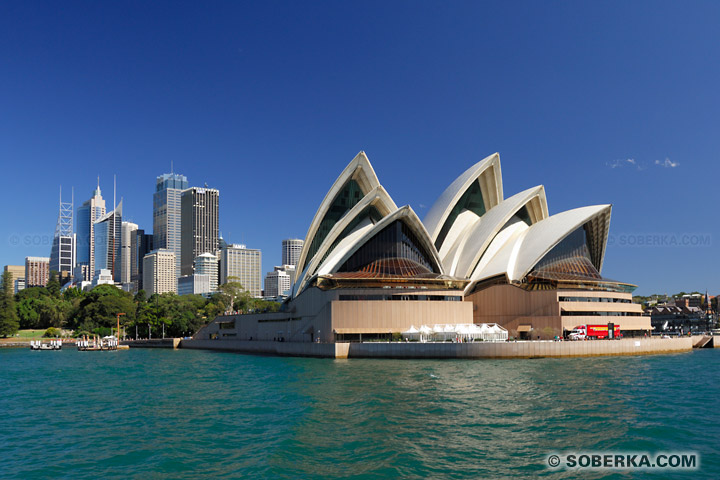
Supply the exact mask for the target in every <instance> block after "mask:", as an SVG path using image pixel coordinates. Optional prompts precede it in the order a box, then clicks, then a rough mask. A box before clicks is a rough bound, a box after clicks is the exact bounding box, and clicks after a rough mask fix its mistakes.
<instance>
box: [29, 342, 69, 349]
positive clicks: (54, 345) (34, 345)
mask: <svg viewBox="0 0 720 480" xmlns="http://www.w3.org/2000/svg"><path fill="white" fill-rule="evenodd" d="M30 350H62V340H50V341H49V342H47V343H43V342H42V340H30Z"/></svg>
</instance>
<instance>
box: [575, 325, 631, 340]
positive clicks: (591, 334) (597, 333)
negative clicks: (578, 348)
mask: <svg viewBox="0 0 720 480" xmlns="http://www.w3.org/2000/svg"><path fill="white" fill-rule="evenodd" d="M614 333H615V334H614V335H613V338H620V337H622V334H621V333H620V325H615V328H614ZM568 338H570V340H585V339H586V338H608V326H607V325H578V326H577V327H575V328H573V329H572V331H571V332H570V335H568Z"/></svg>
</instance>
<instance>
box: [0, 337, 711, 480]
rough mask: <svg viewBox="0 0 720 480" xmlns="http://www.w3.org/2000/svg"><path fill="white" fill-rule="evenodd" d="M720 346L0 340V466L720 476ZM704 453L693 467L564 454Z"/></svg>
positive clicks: (231, 472)
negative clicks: (376, 354) (593, 348)
mask: <svg viewBox="0 0 720 480" xmlns="http://www.w3.org/2000/svg"><path fill="white" fill-rule="evenodd" d="M719 438H720V350H705V351H695V352H692V353H685V354H676V355H653V356H638V357H595V358H592V357H590V358H568V359H525V360H519V359H518V360H360V359H356V360H327V359H312V358H283V357H262V356H252V355H240V354H233V353H218V352H207V351H189V350H130V351H113V352H92V353H91V352H77V351H74V350H73V349H65V350H62V351H58V352H32V351H30V349H0V447H1V450H2V453H3V461H2V464H1V466H0V477H2V478H12V479H14V478H17V479H32V478H73V479H77V478H138V479H139V478H143V479H145V478H293V479H295V478H307V479H311V478H312V479H324V478H327V479H330V478H357V479H365V478H498V477H517V478H523V477H526V478H531V477H547V478H694V479H698V478H708V479H709V478H718V476H720V460H718V457H717V453H718V447H720V440H718V439H719ZM569 451H608V452H613V453H614V452H620V453H622V452H650V453H655V452H662V451H665V452H668V451H670V452H672V451H681V452H687V451H692V452H697V453H698V454H699V455H700V462H701V463H700V468H699V469H698V470H697V471H694V472H687V471H685V472H679V471H672V470H663V471H662V472H654V473H652V472H647V471H646V472H641V471H633V472H623V471H614V472H608V471H604V472H602V471H601V472H597V471H594V472H590V471H584V472H582V473H581V474H578V472H573V471H559V472H557V471H550V470H548V469H547V467H546V465H545V461H546V457H547V455H548V454H550V453H552V452H569Z"/></svg>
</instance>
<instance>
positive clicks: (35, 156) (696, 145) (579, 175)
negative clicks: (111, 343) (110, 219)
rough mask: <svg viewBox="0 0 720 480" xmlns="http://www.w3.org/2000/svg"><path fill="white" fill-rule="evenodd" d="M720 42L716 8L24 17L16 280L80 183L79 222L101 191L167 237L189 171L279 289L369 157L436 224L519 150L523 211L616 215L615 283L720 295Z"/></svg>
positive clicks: (13, 159)
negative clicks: (175, 193)
mask: <svg viewBox="0 0 720 480" xmlns="http://www.w3.org/2000/svg"><path fill="white" fill-rule="evenodd" d="M718 25H720V3H717V2H703V1H694V2H660V1H649V2H642V1H633V2H626V1H622V2H593V3H591V2H575V1H567V2H537V1H527V2H485V3H483V2H459V1H458V2H418V1H412V2H401V1H392V2H368V1H366V2H337V1H332V2H177V1H173V2H166V3H163V2H90V1H88V2H69V1H68V2H50V1H48V2H32V1H23V2H3V3H0V71H1V72H2V73H1V74H0V159H2V178H3V193H4V205H5V207H4V208H3V209H2V213H1V215H2V221H0V264H2V265H5V264H22V263H23V260H24V257H25V256H28V255H42V256H47V255H49V252H50V245H49V243H48V242H47V241H45V240H44V239H43V238H42V236H45V237H46V238H49V237H51V235H52V233H53V231H54V228H55V223H56V220H57V210H58V207H57V202H58V188H59V186H60V185H62V186H63V192H67V193H68V194H69V192H70V187H73V186H74V187H75V204H76V206H77V205H79V204H80V203H81V202H82V201H83V200H85V199H87V198H89V196H90V194H91V192H92V190H93V188H94V186H95V183H96V177H97V176H98V175H100V181H101V187H102V190H103V194H104V195H105V198H106V199H110V201H111V199H112V176H113V174H117V186H118V197H120V196H122V197H123V198H124V213H125V218H126V219H128V220H132V221H135V222H136V223H139V224H140V226H141V227H142V228H145V229H147V230H152V193H153V189H154V184H155V177H156V176H157V175H159V174H162V173H165V172H167V171H169V169H170V162H173V163H174V167H175V171H176V172H179V173H182V174H185V175H187V177H188V179H189V181H190V183H191V185H200V186H201V185H203V184H204V183H207V184H208V185H209V186H211V187H215V188H218V189H219V190H220V202H221V203H220V215H221V218H220V227H221V230H222V233H223V234H224V237H225V238H226V240H228V241H229V242H233V243H245V244H247V245H248V247H252V248H260V249H262V251H263V269H264V270H265V271H268V270H270V269H272V266H273V265H275V264H278V263H279V262H280V242H281V240H282V239H283V238H287V237H300V238H304V236H305V233H306V230H307V227H308V225H309V223H310V220H311V219H312V216H313V214H314V213H315V210H316V208H317V206H318V205H319V203H320V201H321V200H322V198H323V196H324V195H325V193H326V191H327V189H328V188H329V187H330V185H331V183H332V181H333V180H334V179H335V177H336V176H337V175H338V174H339V173H340V171H341V170H342V169H343V168H344V167H345V165H346V164H347V163H348V162H349V161H350V160H351V159H352V158H353V157H354V156H355V155H356V154H357V152H358V151H360V150H364V151H365V152H367V154H368V157H369V158H370V161H371V162H372V164H373V166H374V167H375V170H376V172H377V174H378V176H379V178H380V181H381V183H382V184H383V185H384V186H385V187H386V189H387V190H388V191H389V193H390V195H391V196H392V197H393V199H394V200H395V202H396V203H397V204H398V205H404V204H410V205H411V206H412V207H413V208H414V209H415V210H416V212H417V213H418V215H419V216H420V217H421V218H422V217H424V215H425V213H427V211H428V208H429V207H430V206H431V205H432V203H433V202H434V200H435V199H436V197H437V196H438V195H439V194H440V193H441V192H442V191H443V190H444V189H445V187H446V186H447V185H448V184H449V183H450V182H451V181H452V180H453V179H454V178H455V177H456V176H457V175H458V174H459V173H461V172H462V171H463V170H465V169H466V168H467V167H468V166H470V165H472V164H473V163H475V162H477V161H479V160H480V159H482V158H483V157H485V156H487V155H489V154H491V153H494V152H496V151H497V152H500V157H501V161H502V172H503V180H504V189H505V195H506V196H510V195H512V194H514V193H516V192H518V191H520V190H523V189H525V188H529V187H531V186H534V185H537V184H543V185H545V187H546V190H547V195H548V202H549V208H550V213H557V212H560V211H562V210H566V209H570V208H575V207H580V206H584V205H591V204H598V203H612V204H613V205H614V207H613V217H612V223H611V235H612V236H613V239H614V240H615V243H614V244H613V245H611V246H610V247H608V250H607V254H606V261H605V266H604V269H603V274H604V275H605V276H607V277H609V278H614V279H618V280H623V281H627V282H631V283H636V284H638V285H639V286H640V287H639V289H638V290H637V293H640V294H649V293H654V292H658V293H673V292H676V291H680V290H686V291H690V290H701V291H705V289H706V288H707V289H709V290H710V293H711V294H717V293H720V281H719V280H718V276H717V272H718V263H719V260H718V258H719V256H718V246H720V228H719V227H718V225H719V223H718V213H717V205H718V202H717V200H716V199H717V187H716V186H717V183H718V179H720V172H719V171H718V170H719V169H720V167H719V166H718V152H720V135H719V134H718V132H720V128H719V127H720V124H719V121H718V112H720V108H719V107H720V105H719V103H720V101H719V100H720V97H719V95H720V94H719V93H718V92H719V89H720V62H718V58H720V42H718ZM68 197H69V195H68ZM656 234H657V235H664V236H663V237H659V238H661V240H659V241H656V240H652V239H651V241H653V242H654V243H660V245H657V244H656V245H653V246H636V245H634V246H629V245H628V244H630V243H633V244H635V243H638V242H639V241H640V240H638V239H643V238H645V237H646V236H647V235H656ZM695 234H701V235H703V237H702V239H701V240H702V241H703V242H706V241H708V239H709V244H707V245H705V246H697V245H695V246H692V245H681V244H682V243H684V242H693V241H695V240H693V238H695V237H688V235H695ZM13 238H15V239H17V238H19V239H20V245H14V243H15V242H14V241H13V240H12V239H13ZM652 238H656V237H652ZM663 239H664V240H663ZM672 239H675V240H672ZM662 242H665V243H667V242H670V243H672V242H678V243H679V244H678V245H672V244H671V245H663V244H662ZM25 243H29V244H28V245H26V244H25ZM621 243H622V244H621Z"/></svg>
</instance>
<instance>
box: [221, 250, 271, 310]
mask: <svg viewBox="0 0 720 480" xmlns="http://www.w3.org/2000/svg"><path fill="white" fill-rule="evenodd" d="M261 265H262V254H261V252H260V250H256V249H252V248H245V245H228V246H227V247H225V248H223V249H222V251H221V252H220V284H221V285H222V284H225V283H228V282H229V281H235V282H240V284H241V285H242V286H243V288H244V289H245V290H247V291H248V292H249V293H250V295H252V296H253V297H260V296H262V283H261V282H262V276H261V270H260V269H261Z"/></svg>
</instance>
